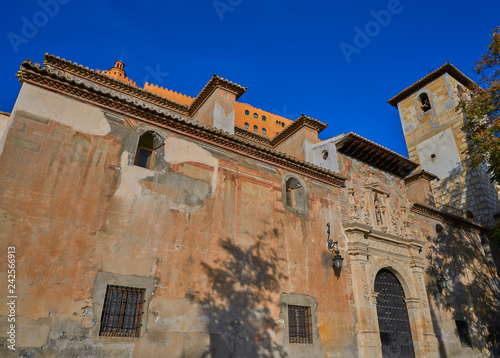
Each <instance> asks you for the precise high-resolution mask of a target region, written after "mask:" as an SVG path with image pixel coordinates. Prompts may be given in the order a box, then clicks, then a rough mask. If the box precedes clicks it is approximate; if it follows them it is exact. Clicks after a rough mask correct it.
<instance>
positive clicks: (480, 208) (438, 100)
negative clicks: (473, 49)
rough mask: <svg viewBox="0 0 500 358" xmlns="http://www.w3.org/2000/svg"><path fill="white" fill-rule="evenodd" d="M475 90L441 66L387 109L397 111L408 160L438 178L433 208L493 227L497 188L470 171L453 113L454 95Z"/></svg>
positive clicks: (480, 172)
mask: <svg viewBox="0 0 500 358" xmlns="http://www.w3.org/2000/svg"><path fill="white" fill-rule="evenodd" d="M475 86H477V85H476V84H475V83H474V81H472V80H471V79H470V78H468V77H467V76H466V75H464V74H463V73H462V72H460V71H459V70H458V69H457V68H456V67H455V66H453V65H452V64H450V63H445V64H444V65H443V66H441V67H440V68H438V69H437V70H435V71H432V72H431V73H429V74H428V75H426V76H425V77H423V78H421V79H420V80H418V81H417V82H415V83H414V84H412V85H411V86H409V87H407V88H406V89H404V90H403V91H401V92H400V93H399V94H397V95H396V96H395V97H393V98H391V99H390V100H389V101H388V103H389V104H391V105H392V106H394V107H396V108H397V109H398V111H399V116H400V119H401V125H402V127H403V132H404V136H405V141H406V146H407V148H408V153H409V156H410V159H411V160H413V161H415V162H417V163H419V164H420V169H423V170H425V171H428V172H430V173H433V174H435V175H437V176H438V178H439V180H434V181H433V182H432V187H433V191H434V197H435V201H436V206H437V207H438V208H440V209H442V210H444V211H446V212H449V213H452V214H455V215H459V216H462V217H466V218H468V219H472V220H475V221H477V222H479V223H481V224H483V225H491V224H493V215H495V214H496V213H498V212H499V211H500V202H499V196H498V191H497V188H496V187H495V185H494V184H493V183H491V182H490V180H489V175H488V174H487V173H486V168H474V169H473V168H470V167H469V166H468V164H467V158H466V155H465V153H464V151H465V149H467V141H466V139H465V133H463V132H462V131H461V129H460V128H461V126H462V125H463V115H462V114H461V113H460V112H458V111H456V110H455V108H456V106H457V105H458V93H459V91H461V90H465V91H467V90H469V89H472V88H474V87H475Z"/></svg>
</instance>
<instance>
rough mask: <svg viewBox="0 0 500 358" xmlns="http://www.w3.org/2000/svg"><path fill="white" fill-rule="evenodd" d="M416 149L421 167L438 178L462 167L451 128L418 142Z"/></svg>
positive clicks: (442, 177) (455, 171)
mask: <svg viewBox="0 0 500 358" xmlns="http://www.w3.org/2000/svg"><path fill="white" fill-rule="evenodd" d="M416 149H417V154H418V160H419V162H420V165H421V166H422V169H424V170H426V171H428V172H430V173H433V174H436V175H437V176H438V177H439V178H440V179H444V178H447V177H448V176H450V175H453V174H454V173H457V172H459V171H460V170H462V169H463V167H462V162H461V160H460V154H459V152H458V148H457V144H456V143H455V139H454V137H453V132H452V130H451V128H448V129H446V130H445V131H443V132H441V133H439V134H437V135H435V136H433V137H431V138H429V139H427V140H425V141H423V142H421V143H419V144H418V145H417V146H416Z"/></svg>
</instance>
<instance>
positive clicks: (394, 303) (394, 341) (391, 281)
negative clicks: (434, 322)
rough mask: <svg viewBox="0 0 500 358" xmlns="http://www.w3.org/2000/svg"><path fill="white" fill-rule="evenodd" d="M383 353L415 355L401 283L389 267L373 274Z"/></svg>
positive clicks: (400, 356)
mask: <svg viewBox="0 0 500 358" xmlns="http://www.w3.org/2000/svg"><path fill="white" fill-rule="evenodd" d="M375 292H376V293H378V295H377V316H378V325H379V330H380V341H381V344H382V357H384V358H386V357H387V358H389V357H391V358H392V357H398V358H415V352H414V350H413V340H412V336H411V328H410V320H409V317H408V310H407V308H406V300H405V293H404V290H403V286H401V283H400V282H399V280H398V279H397V277H396V276H395V275H394V274H393V273H392V272H391V271H389V270H387V269H382V270H380V271H379V272H378V273H377V276H376V277H375Z"/></svg>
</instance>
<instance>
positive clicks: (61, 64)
mask: <svg viewBox="0 0 500 358" xmlns="http://www.w3.org/2000/svg"><path fill="white" fill-rule="evenodd" d="M25 62H26V61H25ZM29 62H30V63H31V61H29ZM43 64H44V68H46V69H53V70H57V71H59V72H61V73H69V74H72V75H74V76H77V77H81V78H84V79H87V80H89V81H92V82H94V83H98V84H100V85H102V86H106V87H109V88H112V89H114V90H116V91H120V92H122V93H126V94H128V95H130V96H134V97H137V98H140V99H142V100H145V101H148V102H150V103H153V104H156V105H159V106H162V107H165V108H168V109H170V110H173V111H176V112H179V113H180V114H182V115H188V106H186V105H184V104H180V103H177V102H175V101H172V100H170V99H168V98H165V97H162V96H160V95H157V94H154V93H151V92H149V91H146V90H144V89H141V88H139V87H137V86H134V85H131V84H128V83H125V82H122V81H120V80H117V79H115V78H112V77H109V76H107V75H105V74H103V73H100V72H97V71H94V70H91V69H89V68H88V67H83V65H79V64H78V63H76V62H72V61H69V60H66V59H64V58H60V57H59V56H54V55H50V54H48V53H46V54H45V57H44V63H43ZM21 66H22V65H21Z"/></svg>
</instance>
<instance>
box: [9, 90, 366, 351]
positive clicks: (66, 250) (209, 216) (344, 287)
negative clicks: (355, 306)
mask: <svg viewBox="0 0 500 358" xmlns="http://www.w3.org/2000/svg"><path fill="white" fill-rule="evenodd" d="M34 101H37V102H36V103H37V106H36V107H32V106H30V103H33V102H34ZM110 118H112V120H110ZM146 130H155V131H156V132H157V133H158V135H159V136H160V137H161V138H162V139H163V140H164V142H165V146H164V152H163V153H162V154H163V159H162V160H163V163H161V164H159V165H158V166H156V167H155V168H156V170H154V171H153V170H148V169H145V168H141V167H137V166H134V165H133V164H132V163H134V156H135V151H134V148H135V147H136V145H137V140H138V137H139V135H140V133H144V132H145V131H146ZM19 163H23V165H22V166H20V165H19ZM0 166H1V167H2V168H3V170H5V172H6V173H10V174H9V175H4V176H2V177H1V179H0V180H1V181H0V197H1V200H0V209H1V210H2V213H3V215H2V218H3V219H2V220H3V221H2V226H1V228H2V233H1V235H3V236H2V237H4V238H8V239H5V240H2V241H1V245H2V248H1V249H2V250H4V251H6V246H7V245H12V244H15V246H16V247H17V265H18V269H17V294H18V297H19V300H18V335H17V336H18V341H17V343H16V344H17V346H18V351H19V352H24V353H23V354H26V355H35V356H45V355H46V354H52V355H53V356H60V357H67V356H72V355H78V356H111V355H113V356H124V357H125V356H136V357H142V356H160V355H162V354H164V352H169V355H170V356H172V357H182V356H189V357H191V356H201V355H203V353H205V352H210V351H212V353H213V354H215V356H225V354H227V353H228V352H230V353H231V354H236V355H237V356H248V357H251V356H257V355H260V356H265V355H266V354H267V355H270V354H271V353H273V354H277V355H280V354H281V356H285V355H287V354H288V356H296V357H298V356H303V357H310V356H311V352H313V353H312V354H313V356H323V355H326V354H333V355H344V356H348V355H352V356H355V355H356V350H357V348H356V347H357V343H356V337H355V335H353V334H352V332H353V331H354V326H355V321H354V316H353V312H352V305H351V300H352V289H351V282H352V278H351V274H350V270H349V265H348V264H346V265H345V268H344V270H343V272H342V274H341V275H340V277H336V276H335V274H334V272H333V270H332V268H331V254H330V253H329V252H328V251H327V250H326V234H325V230H326V223H331V225H332V228H335V229H334V230H332V238H333V239H334V240H338V241H339V244H340V248H341V249H342V248H344V247H345V238H344V236H343V234H342V230H341V229H340V228H341V227H342V224H341V220H340V206H339V201H340V199H339V198H340V195H342V196H344V197H345V192H344V189H341V188H337V187H332V186H330V185H326V184H323V183H320V182H318V181H315V180H311V179H309V178H307V177H301V180H303V182H305V183H306V185H307V189H308V193H309V197H308V199H307V200H308V210H307V212H306V213H296V212H292V211H290V210H287V209H286V208H285V206H284V203H283V198H282V185H284V183H283V176H284V175H285V174H293V173H289V172H286V171H284V170H283V169H280V168H276V167H274V166H272V165H270V164H265V163H262V162H259V161H257V160H254V159H252V158H248V157H245V156H242V155H241V154H238V153H235V152H231V151H228V150H226V149H222V148H218V147H214V146H212V145H209V144H203V143H201V142H198V143H195V142H194V141H192V140H191V139H189V138H188V137H183V136H182V135H179V134H177V133H174V132H171V131H169V130H168V129H161V128H157V127H151V126H148V125H146V124H144V123H140V122H137V121H135V120H133V119H132V118H127V119H125V118H123V117H122V116H119V115H116V114H114V115H110V114H109V113H107V112H104V111H103V110H101V109H99V108H97V107H92V106H90V105H88V104H85V103H83V102H79V101H76V100H74V99H71V98H69V97H65V96H63V95H60V94H55V93H53V92H49V91H47V90H43V89H40V88H34V87H32V86H29V85H25V86H24V87H23V90H22V92H21V95H20V97H19V100H18V102H17V103H16V107H15V108H14V110H13V113H12V128H11V130H10V131H9V135H8V136H7V137H6V140H5V147H4V150H3V152H2V155H1V156H0ZM2 272H6V270H3V271H2ZM104 273H105V274H106V275H107V276H106V275H105V276H104V277H112V281H113V282H119V283H120V284H122V285H126V286H131V287H135V286H134V285H139V284H140V283H141V282H143V283H144V285H145V287H146V286H148V285H149V286H148V287H150V288H149V289H148V291H147V293H146V296H148V297H147V304H148V308H147V312H146V313H145V315H144V318H143V321H142V323H143V327H142V329H141V337H139V338H118V337H116V338H115V337H99V321H100V318H101V317H100V315H101V311H100V308H99V307H102V302H95V300H96V297H102V292H103V290H105V286H104V284H105V281H103V279H102V278H101V279H98V277H102V275H103V274H104ZM2 275H3V273H2ZM99 275H101V276H99ZM1 279H5V280H6V278H5V277H3V276H2V277H1ZM110 280H111V279H110ZM113 282H112V284H116V283H113ZM99 292H100V293H99ZM2 294H3V292H2ZM289 294H293V295H298V296H299V297H303V298H304V299H307V298H308V297H309V298H311V299H312V300H314V302H315V307H316V308H315V309H314V312H313V314H314V317H315V322H316V324H315V326H314V332H315V333H314V334H315V337H316V340H315V343H314V344H313V346H311V348H309V347H308V346H307V345H306V346H305V347H304V346H300V345H294V344H289V343H287V342H288V339H287V337H285V336H284V335H283V329H284V327H283V324H284V323H283V321H282V319H281V318H280V317H282V315H283V314H285V313H284V312H283V311H282V310H283V305H282V304H281V302H283V297H284V295H289ZM332 302H336V303H335V309H332ZM0 314H1V315H2V316H1V317H2V319H1V320H0V321H1V322H2V324H4V322H6V320H5V319H4V318H5V315H6V314H7V311H6V308H5V307H2V308H1V310H0ZM332 322H339V323H338V324H332ZM1 328H2V332H7V330H6V329H4V328H5V327H4V326H2V327H1ZM2 334H3V336H2V337H4V335H5V333H2ZM0 349H2V355H5V356H8V354H10V352H9V350H8V349H7V348H5V347H2V348H0ZM311 349H312V351H311ZM214 352H215V353H214Z"/></svg>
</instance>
